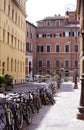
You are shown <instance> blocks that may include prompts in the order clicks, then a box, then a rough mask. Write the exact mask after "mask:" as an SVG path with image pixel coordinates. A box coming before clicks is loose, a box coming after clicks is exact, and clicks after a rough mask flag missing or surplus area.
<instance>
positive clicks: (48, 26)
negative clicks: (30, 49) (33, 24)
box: [36, 12, 80, 75]
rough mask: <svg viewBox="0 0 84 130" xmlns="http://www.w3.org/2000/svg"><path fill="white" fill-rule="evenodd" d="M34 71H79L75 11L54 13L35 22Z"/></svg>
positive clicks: (77, 21)
mask: <svg viewBox="0 0 84 130" xmlns="http://www.w3.org/2000/svg"><path fill="white" fill-rule="evenodd" d="M36 30H37V31H36V34H37V39H36V45H37V53H36V73H41V74H44V73H52V74H53V73H55V74H58V73H59V71H60V70H61V69H62V68H63V70H64V72H65V75H70V72H74V71H75V69H77V70H78V71H79V53H80V52H79V50H80V49H79V44H80V43H79V36H80V33H79V18H77V17H76V13H75V12H66V15H65V16H60V15H58V16H57V15H55V16H54V17H46V18H45V19H43V20H40V21H38V22H37V29H36Z"/></svg>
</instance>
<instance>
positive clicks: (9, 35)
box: [7, 32, 10, 44]
mask: <svg viewBox="0 0 84 130" xmlns="http://www.w3.org/2000/svg"><path fill="white" fill-rule="evenodd" d="M9 36H10V34H9V32H8V37H7V38H8V39H7V44H9Z"/></svg>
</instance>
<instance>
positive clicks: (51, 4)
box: [26, 0, 77, 25]
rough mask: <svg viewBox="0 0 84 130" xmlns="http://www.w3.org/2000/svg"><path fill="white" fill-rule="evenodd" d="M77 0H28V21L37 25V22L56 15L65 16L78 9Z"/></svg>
mask: <svg viewBox="0 0 84 130" xmlns="http://www.w3.org/2000/svg"><path fill="white" fill-rule="evenodd" d="M76 3H77V0H27V2H26V14H27V18H26V20H27V21H29V22H31V23H32V24H34V25H36V21H39V20H42V19H44V18H45V17H49V16H54V15H58V14H60V15H62V16H64V15H65V12H66V11H67V10H69V11H74V10H75V9H76Z"/></svg>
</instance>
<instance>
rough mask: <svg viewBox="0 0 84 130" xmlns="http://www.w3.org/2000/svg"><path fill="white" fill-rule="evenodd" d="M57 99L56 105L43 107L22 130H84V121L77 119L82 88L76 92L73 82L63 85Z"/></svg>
mask: <svg viewBox="0 0 84 130" xmlns="http://www.w3.org/2000/svg"><path fill="white" fill-rule="evenodd" d="M55 99H56V103H55V105H45V106H42V108H41V109H40V112H39V113H36V114H35V115H33V118H32V124H31V125H29V126H28V125H26V123H25V124H24V128H23V129H22V130H84V121H82V120H78V119H76V116H77V113H78V109H77V108H78V106H79V100H80V87H79V89H75V90H74V89H73V83H72V82H66V83H63V84H62V86H61V88H60V89H59V91H58V94H57V96H55Z"/></svg>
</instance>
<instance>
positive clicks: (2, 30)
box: [0, 0, 26, 83]
mask: <svg viewBox="0 0 84 130" xmlns="http://www.w3.org/2000/svg"><path fill="white" fill-rule="evenodd" d="M25 2H26V0H0V75H5V74H10V75H12V76H13V77H14V80H13V82H14V83H21V82H24V81H25V43H26V33H25V32H26V23H25V18H26V11H25Z"/></svg>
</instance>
